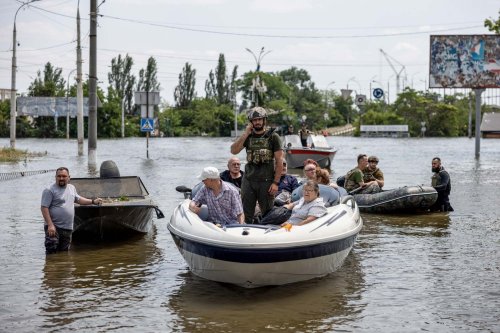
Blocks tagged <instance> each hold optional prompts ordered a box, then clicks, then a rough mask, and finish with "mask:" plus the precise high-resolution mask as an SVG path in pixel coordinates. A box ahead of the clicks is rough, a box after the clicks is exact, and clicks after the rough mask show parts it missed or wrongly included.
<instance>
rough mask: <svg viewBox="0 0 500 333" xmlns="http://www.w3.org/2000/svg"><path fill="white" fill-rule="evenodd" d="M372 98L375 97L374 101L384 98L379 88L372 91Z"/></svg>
mask: <svg viewBox="0 0 500 333" xmlns="http://www.w3.org/2000/svg"><path fill="white" fill-rule="evenodd" d="M373 97H375V98H376V99H380V98H382V97H384V91H383V90H382V89H381V88H375V89H373Z"/></svg>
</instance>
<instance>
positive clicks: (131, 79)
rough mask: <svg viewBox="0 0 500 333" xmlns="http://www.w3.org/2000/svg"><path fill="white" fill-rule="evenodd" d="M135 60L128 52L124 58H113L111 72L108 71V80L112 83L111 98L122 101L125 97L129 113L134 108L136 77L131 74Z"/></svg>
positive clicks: (119, 56) (109, 93)
mask: <svg viewBox="0 0 500 333" xmlns="http://www.w3.org/2000/svg"><path fill="white" fill-rule="evenodd" d="M133 64H134V60H133V59H132V58H131V57H130V56H129V55H128V54H127V55H125V57H124V58H122V56H121V54H119V55H118V58H113V59H112V60H111V72H109V73H108V82H109V84H110V85H111V86H110V89H109V90H110V91H109V92H108V95H109V99H113V98H117V99H118V100H119V101H120V103H121V101H122V100H123V98H124V97H125V109H126V110H127V112H128V113H130V111H131V110H132V98H133V94H134V85H135V81H136V77H135V76H134V75H132V74H131V70H132V66H133Z"/></svg>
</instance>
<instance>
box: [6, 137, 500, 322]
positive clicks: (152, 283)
mask: <svg viewBox="0 0 500 333" xmlns="http://www.w3.org/2000/svg"><path fill="white" fill-rule="evenodd" d="M328 140H329V141H330V142H331V143H333V144H334V145H336V146H337V147H338V153H337V156H336V157H335V160H334V163H333V169H334V172H335V174H334V178H336V177H337V176H339V175H342V174H344V173H345V172H346V171H348V170H349V169H350V168H352V167H354V166H355V164H356V156H357V155H358V154H359V153H368V154H375V155H377V156H378V157H379V158H380V164H379V167H380V168H381V169H382V170H383V171H384V174H385V178H386V186H385V187H386V188H392V187H397V186H404V185H416V184H430V177H431V159H432V157H434V156H436V155H437V156H440V157H441V158H442V160H443V165H444V166H445V167H446V168H447V170H448V171H449V173H450V175H451V178H452V184H453V189H452V194H451V203H452V205H453V207H454V208H455V211H454V212H452V213H436V214H427V215H413V216H411V215H410V216H404V215H399V216H385V215H370V214H363V215H362V216H363V219H364V223H365V224H364V227H363V229H362V231H361V233H360V235H359V238H358V240H357V242H356V244H355V247H354V249H353V251H352V252H351V253H350V254H349V256H348V257H347V259H346V261H345V263H344V265H343V266H342V267H341V268H340V270H338V271H337V272H335V273H333V274H331V275H329V276H327V277H324V278H321V279H316V280H312V281H306V282H303V283H298V284H292V285H285V286H280V287H266V288H258V289H251V290H247V289H241V288H239V287H235V286H231V285H224V284H220V283H216V282H212V281H207V280H203V279H200V278H198V277H196V276H194V275H193V274H191V273H190V271H189V269H188V268H187V265H186V264H185V262H184V261H183V259H182V257H181V255H180V254H179V252H178V251H177V249H176V247H175V245H174V242H173V241H172V239H171V237H170V234H169V232H168V230H167V227H166V224H167V221H168V219H169V217H170V215H171V214H172V211H173V209H174V207H175V206H176V205H177V204H178V203H179V202H180V201H181V200H182V199H183V197H182V195H181V194H180V193H177V192H176V191H175V187H176V186H178V185H186V186H193V185H194V184H195V183H196V178H195V177H196V175H198V174H199V173H200V171H201V169H202V168H203V167H204V166H208V165H213V166H216V167H218V168H219V169H221V170H222V169H224V168H225V165H226V161H227V158H228V157H229V156H230V153H229V146H230V144H231V141H232V139H231V138H161V139H159V138H155V139H150V142H149V156H150V159H146V139H145V138H131V139H123V140H99V142H98V150H97V157H98V165H100V163H101V162H102V161H104V160H108V159H112V160H114V161H115V162H116V163H117V165H118V166H119V168H120V172H121V174H122V175H138V176H140V177H141V178H142V180H143V182H144V184H145V185H146V187H147V188H148V190H149V192H150V194H151V195H152V196H153V197H154V198H155V199H156V201H157V202H158V204H159V206H160V208H161V210H162V211H163V212H164V213H165V216H166V218H165V219H162V220H155V221H154V224H155V227H154V229H153V230H152V231H151V232H150V233H149V234H148V235H146V236H143V237H137V238H134V239H130V240H128V241H123V242H115V243H104V244H102V243H101V244H85V243H74V244H73V247H72V249H71V251H70V252H69V253H59V254H55V255H50V256H46V255H45V253H44V245H43V228H42V226H43V222H42V217H41V213H40V198H41V192H42V190H43V188H44V186H46V185H48V184H50V183H52V182H53V181H54V173H53V172H52V171H51V172H49V173H45V174H36V175H30V176H25V177H18V178H14V179H10V180H0V187H1V191H0V263H1V267H2V269H1V270H0V331H4V332H35V331H36V332H67V331H69V330H73V329H74V330H77V331H79V332H107V331H118V332H137V331H141V332H158V331H163V332H334V331H337V332H422V331H428V332H500V319H499V318H500V218H499V215H500V199H499V198H498V195H499V193H500V191H499V188H500V140H482V141H481V157H480V159H479V160H476V159H475V158H474V145H475V142H474V139H467V138H459V139H433V138H424V139H419V138H411V139H382V138H380V139H379V138H377V139H369V138H352V137H329V138H328ZM86 144H87V142H86V143H85V150H86V149H87V146H86ZM0 145H1V146H8V145H9V139H8V138H0ZM16 147H17V148H19V149H28V150H29V151H35V152H44V151H47V155H46V156H43V157H37V158H34V159H30V160H28V161H23V162H20V163H15V164H1V165H0V173H8V172H17V171H37V170H52V169H56V168H57V167H59V166H67V167H69V169H70V173H71V175H72V176H74V177H86V176H90V175H92V172H89V170H88V168H87V159H86V156H84V157H78V156H77V143H76V140H63V139H60V140H59V139H58V140H42V139H36V140H35V139H18V140H17V144H16ZM243 156H244V155H243V154H240V157H243ZM291 172H292V173H294V172H295V173H300V170H291Z"/></svg>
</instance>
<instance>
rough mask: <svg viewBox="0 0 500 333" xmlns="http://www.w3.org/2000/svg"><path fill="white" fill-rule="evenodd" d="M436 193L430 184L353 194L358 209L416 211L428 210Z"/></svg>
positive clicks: (434, 200) (378, 211)
mask: <svg viewBox="0 0 500 333" xmlns="http://www.w3.org/2000/svg"><path fill="white" fill-rule="evenodd" d="M437 197H438V194H437V192H436V190H435V189H434V188H433V187H431V186H405V187H400V188H396V189H393V190H388V191H382V192H379V193H374V194H355V195H354V199H355V200H356V202H357V204H358V205H359V210H360V211H361V212H366V213H379V214H387V213H417V212H422V211H426V210H428V209H429V208H430V207H431V206H432V205H433V204H434V203H435V202H436V200H437Z"/></svg>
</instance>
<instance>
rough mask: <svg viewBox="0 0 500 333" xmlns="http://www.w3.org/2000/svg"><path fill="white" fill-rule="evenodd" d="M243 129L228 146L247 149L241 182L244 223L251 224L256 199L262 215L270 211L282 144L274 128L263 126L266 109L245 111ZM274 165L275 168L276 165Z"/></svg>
mask: <svg viewBox="0 0 500 333" xmlns="http://www.w3.org/2000/svg"><path fill="white" fill-rule="evenodd" d="M248 121H249V124H248V125H247V127H246V129H245V132H244V133H243V134H242V135H241V136H240V137H239V138H238V139H237V140H236V141H235V142H234V143H233V144H232V145H231V153H232V154H233V155H236V154H238V153H239V152H240V151H242V150H243V148H246V152H247V164H246V165H245V174H244V176H243V181H242V183H241V196H242V201H243V211H244V213H245V220H246V223H253V217H254V214H255V205H256V203H257V202H258V203H259V206H260V210H261V212H262V216H264V215H266V213H267V212H268V211H269V210H271V208H272V207H273V204H274V196H275V195H276V193H278V185H279V181H280V178H281V172H282V169H283V150H282V149H283V147H282V143H281V139H280V137H279V135H278V134H277V133H275V132H274V130H268V129H266V122H267V112H266V110H265V109H264V108H262V107H254V108H252V109H250V110H249V112H248ZM275 166H276V167H275Z"/></svg>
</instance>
